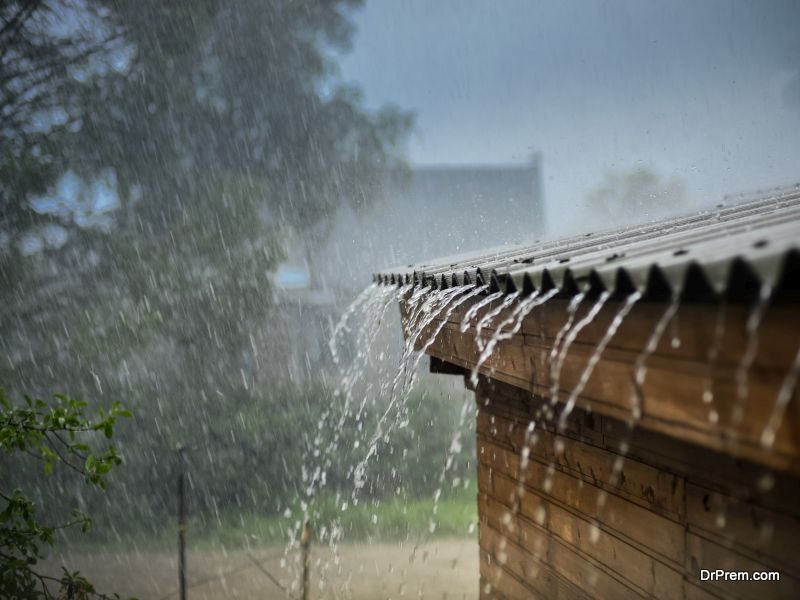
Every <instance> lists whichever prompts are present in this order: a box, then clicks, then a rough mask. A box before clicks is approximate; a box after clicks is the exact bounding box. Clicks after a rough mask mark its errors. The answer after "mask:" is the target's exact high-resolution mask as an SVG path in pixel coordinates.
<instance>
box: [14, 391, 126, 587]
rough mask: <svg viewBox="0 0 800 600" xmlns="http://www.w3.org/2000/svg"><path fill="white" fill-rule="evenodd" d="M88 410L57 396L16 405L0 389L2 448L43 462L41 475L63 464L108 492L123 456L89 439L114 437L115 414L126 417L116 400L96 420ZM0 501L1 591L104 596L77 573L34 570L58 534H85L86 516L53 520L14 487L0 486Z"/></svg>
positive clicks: (88, 524) (75, 513) (88, 522)
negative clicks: (0, 506)
mask: <svg viewBox="0 0 800 600" xmlns="http://www.w3.org/2000/svg"><path fill="white" fill-rule="evenodd" d="M86 407H87V405H86V403H85V402H81V401H78V400H73V399H71V398H68V397H66V396H62V395H58V396H56V398H55V402H53V403H52V404H47V403H46V402H44V401H43V400H39V399H33V398H31V397H29V396H25V397H24V403H23V404H22V405H21V406H12V404H11V403H10V402H9V401H8V399H6V397H5V395H4V393H3V391H2V389H0V451H2V452H3V453H4V454H6V456H7V457H13V456H14V455H28V456H31V457H33V458H34V459H36V460H37V461H39V462H40V463H41V464H42V467H43V471H44V474H45V475H48V476H49V475H51V474H52V473H53V468H54V467H61V468H63V469H66V470H69V471H70V472H72V473H73V475H74V474H77V476H79V477H81V478H83V479H84V480H85V482H86V484H87V485H89V486H94V487H99V488H101V489H105V477H106V475H107V474H108V473H109V472H110V471H111V470H112V469H113V468H114V467H116V466H117V465H119V464H120V463H121V462H122V458H121V457H120V455H119V453H118V452H117V450H116V448H115V447H114V446H113V445H110V444H109V445H107V446H106V447H105V448H104V449H101V450H97V449H93V448H92V445H91V442H92V440H91V438H92V437H96V436H97V435H98V434H99V435H103V436H104V437H105V438H106V439H111V437H112V436H113V434H114V426H115V425H116V421H117V419H118V418H120V417H129V416H131V414H130V413H129V412H128V411H127V410H125V409H123V408H122V407H121V406H120V405H119V403H115V404H113V405H112V406H111V408H110V410H109V411H108V412H105V411H103V410H100V411H99V413H98V416H97V418H95V419H91V418H88V417H87V416H86V410H85V409H86ZM95 446H97V444H95ZM7 460H8V458H7ZM17 463H19V461H18V460H17ZM0 500H2V501H3V502H4V503H5V506H4V508H3V509H2V511H0V595H2V596H3V597H4V598H52V597H55V594H54V592H53V590H57V593H58V596H59V597H69V598H78V599H81V598H94V597H97V598H105V597H106V596H105V595H103V594H99V593H97V592H96V590H95V589H94V586H93V585H92V584H91V583H90V582H89V581H88V580H86V579H85V578H84V577H82V576H81V574H80V573H78V572H70V571H68V570H67V569H65V568H63V573H62V575H61V576H60V577H53V576H50V575H47V574H44V573H41V572H38V571H37V570H36V566H37V564H38V563H39V561H40V560H41V559H42V558H44V555H45V551H46V549H47V548H48V547H50V546H52V545H53V543H54V539H55V534H56V532H57V531H59V530H63V529H67V528H71V527H79V528H81V530H82V531H83V532H87V531H88V530H89V528H90V527H91V525H92V521H91V519H90V518H89V516H88V515H86V514H84V513H83V512H81V511H79V510H77V509H76V510H74V511H73V514H72V518H71V519H68V520H66V521H64V522H62V523H60V524H53V523H52V522H50V521H49V520H47V517H45V519H42V518H41V517H40V516H39V515H38V514H37V507H36V505H35V503H34V502H33V501H32V500H31V499H30V498H29V497H28V495H26V494H25V493H24V492H23V491H22V490H20V489H18V488H17V489H14V490H8V489H2V490H0Z"/></svg>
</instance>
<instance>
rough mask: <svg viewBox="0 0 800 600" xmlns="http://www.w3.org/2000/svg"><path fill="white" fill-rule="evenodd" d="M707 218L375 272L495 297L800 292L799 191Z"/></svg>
mask: <svg viewBox="0 0 800 600" xmlns="http://www.w3.org/2000/svg"><path fill="white" fill-rule="evenodd" d="M734 200H735V203H730V204H720V205H718V206H717V207H716V208H714V209H713V210H706V211H702V212H699V213H696V214H693V215H688V216H681V217H675V218H670V219H664V220H660V221H655V222H651V223H647V224H645V225H636V226H631V227H625V228H622V229H618V230H613V231H604V232H600V233H587V234H583V235H576V236H572V237H568V238H564V239H560V240H553V241H546V242H538V241H537V242H534V243H532V244H520V245H515V246H506V247H503V248H500V249H497V250H494V251H490V250H487V251H485V252H483V253H480V254H478V253H473V254H470V255H461V256H456V257H448V258H443V259H439V260H435V261H432V262H430V263H428V264H419V265H409V266H408V267H405V268H393V269H387V270H385V271H381V272H380V273H377V274H376V275H375V276H374V279H375V281H377V282H379V283H382V284H395V285H402V284H412V283H413V284H414V285H427V286H432V287H434V288H447V287H451V286H461V285H468V284H484V283H489V284H491V286H492V289H493V290H495V291H503V292H507V293H511V292H514V291H522V292H523V293H532V292H533V291H536V290H538V291H541V292H546V291H549V290H551V289H553V288H558V289H559V290H560V293H561V294H563V295H565V296H571V295H574V294H576V293H578V292H586V293H588V294H596V293H600V292H603V291H608V292H610V293H611V294H612V296H613V297H618V298H619V297H624V296H627V295H629V294H631V293H633V292H634V291H637V290H638V291H640V292H642V294H643V296H644V299H647V300H663V299H666V298H669V297H671V296H672V295H674V294H679V295H680V296H681V298H682V299H683V300H688V301H713V300H715V299H719V298H721V297H725V298H728V299H731V300H736V299H744V298H747V297H750V296H752V295H753V294H754V293H757V292H758V290H759V289H761V288H762V287H763V286H764V285H767V286H770V288H772V289H773V290H775V291H779V290H787V291H788V290H797V289H799V288H800V184H799V185H796V186H794V187H791V188H782V189H779V190H776V191H774V192H772V193H769V194H764V195H761V196H758V197H755V198H753V197H750V198H745V197H739V198H737V199H734Z"/></svg>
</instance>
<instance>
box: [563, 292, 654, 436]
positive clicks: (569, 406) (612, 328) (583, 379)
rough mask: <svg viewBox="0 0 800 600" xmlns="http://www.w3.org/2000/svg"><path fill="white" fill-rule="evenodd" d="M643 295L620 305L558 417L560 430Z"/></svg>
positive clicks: (629, 296)
mask: <svg viewBox="0 0 800 600" xmlns="http://www.w3.org/2000/svg"><path fill="white" fill-rule="evenodd" d="M641 297H642V293H641V292H638V291H637V292H633V293H632V294H630V295H628V297H627V298H625V302H623V303H622V306H620V308H619V310H618V311H617V314H615V315H614V318H613V319H612V320H611V323H610V324H609V326H608V329H606V332H605V334H603V337H602V338H601V339H600V341H599V342H598V344H597V345H596V346H595V347H594V349H593V350H592V354H591V355H590V356H589V360H588V361H587V362H586V365H585V366H584V368H583V371H582V372H581V375H580V377H579V378H578V383H577V384H575V386H573V388H572V391H571V392H570V394H569V397H568V398H567V402H566V404H565V405H564V408H563V409H562V411H561V415H560V416H559V419H558V428H559V430H561V431H563V430H564V429H565V428H566V426H567V419H568V418H569V416H570V414H572V410H573V409H574V408H575V402H576V401H577V399H578V396H580V395H581V393H582V392H583V389H584V388H585V387H586V384H587V383H588V382H589V378H590V377H591V376H592V373H593V372H594V368H595V367H596V366H597V363H598V362H600V357H601V356H602V355H603V351H604V350H605V349H606V346H608V343H609V342H610V341H611V338H612V337H614V334H615V333H617V330H618V329H619V326H620V325H622V321H623V320H625V317H627V316H628V314H629V313H630V312H631V309H632V308H633V306H634V304H636V302H638V301H639V299H640V298H641ZM604 302H605V301H604ZM599 303H600V302H599V300H598V304H599ZM595 306H597V304H596V305H595ZM601 306H602V304H601ZM590 314H591V312H590Z"/></svg>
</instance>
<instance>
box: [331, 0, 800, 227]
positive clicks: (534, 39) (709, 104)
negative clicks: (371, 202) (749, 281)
mask: <svg viewBox="0 0 800 600" xmlns="http://www.w3.org/2000/svg"><path fill="white" fill-rule="evenodd" d="M356 25H357V27H358V32H357V34H356V37H355V40H354V47H353V50H352V52H351V53H350V54H348V55H347V56H346V57H345V59H344V60H343V62H342V68H341V78H342V79H343V80H345V81H350V82H356V83H358V84H359V85H360V86H361V87H362V89H363V90H364V92H365V96H366V101H367V103H368V104H369V105H370V106H373V107H376V106H379V105H381V104H384V103H387V102H392V103H395V104H398V105H400V106H402V107H405V108H412V109H414V110H416V112H417V117H418V120H417V124H418V127H417V132H416V134H415V136H414V137H413V139H412V141H411V143H410V145H409V153H410V157H411V160H412V161H413V162H416V163H506V162H519V161H524V160H526V159H527V158H528V157H529V156H530V154H531V153H532V152H533V151H540V152H541V153H542V156H543V162H544V173H545V185H544V188H545V194H546V197H547V209H548V219H549V225H550V228H551V231H552V232H553V233H559V232H561V231H565V230H569V229H573V228H575V227H577V228H582V227H581V225H576V224H575V221H576V218H578V219H579V218H580V216H581V215H583V214H585V213H582V212H581V211H580V208H581V205H582V202H583V201H584V199H585V196H586V194H587V192H588V191H589V190H591V189H592V188H594V187H596V186H597V185H598V184H600V183H601V182H602V179H603V176H604V174H605V173H607V172H608V171H610V170H627V169H631V168H635V167H636V166H640V165H641V166H648V167H651V168H653V169H654V170H656V171H657V172H658V173H659V174H661V175H664V176H672V175H677V176H679V177H680V178H681V179H682V180H684V181H685V183H686V186H687V190H688V195H689V198H690V200H691V202H692V203H693V204H694V205H703V204H705V205H708V204H710V203H715V202H717V201H718V200H719V199H721V197H722V195H723V194H725V193H729V192H739V191H749V190H753V189H757V188H763V187H771V186H775V185H785V184H790V183H795V182H797V181H800V97H797V95H795V96H794V98H793V97H792V94H791V89H792V86H793V85H794V87H795V88H797V84H796V82H795V84H793V83H792V82H793V78H794V77H797V76H798V69H799V68H800V27H799V26H798V25H800V2H795V1H793V0H789V1H786V2H777V1H770V2H760V1H755V0H754V1H751V2H745V1H743V0H742V1H730V2H710V1H705V2H690V1H684V2H646V1H643V0H635V1H631V2H610V1H609V2H565V1H559V2H536V1H533V0H529V1H521V0H515V1H511V0H504V1H489V0H484V1H479V0H436V1H430V0H368V1H367V5H366V7H365V8H364V9H363V10H362V11H360V12H358V13H357V14H356ZM583 228H585V227H583Z"/></svg>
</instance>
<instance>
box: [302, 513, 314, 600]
mask: <svg viewBox="0 0 800 600" xmlns="http://www.w3.org/2000/svg"><path fill="white" fill-rule="evenodd" d="M300 548H301V550H302V553H303V588H302V593H303V596H302V598H303V600H308V592H309V587H310V586H309V581H308V580H309V577H310V574H311V573H310V571H311V526H310V525H309V522H308V520H306V522H305V524H304V525H303V537H302V538H300Z"/></svg>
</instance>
